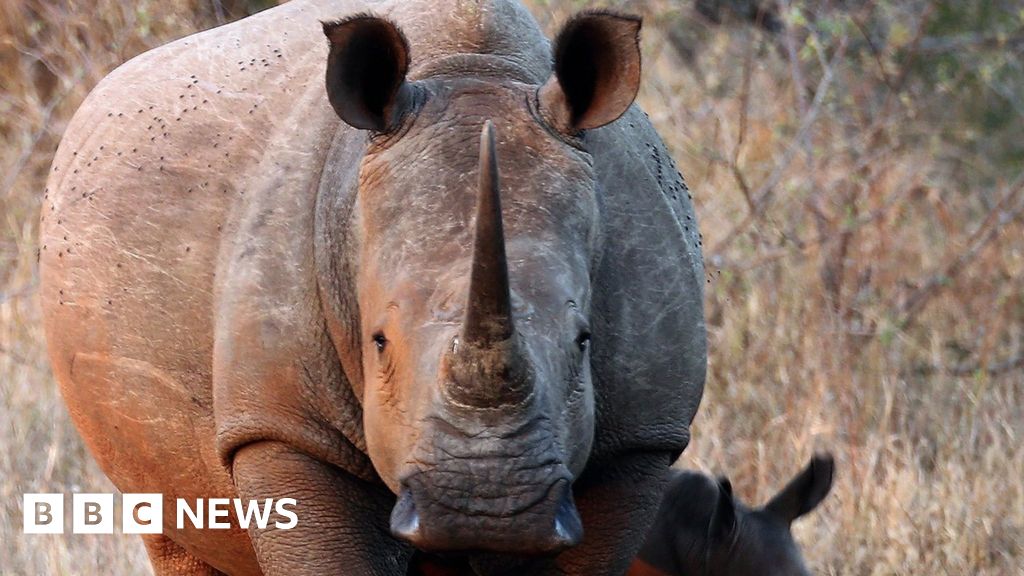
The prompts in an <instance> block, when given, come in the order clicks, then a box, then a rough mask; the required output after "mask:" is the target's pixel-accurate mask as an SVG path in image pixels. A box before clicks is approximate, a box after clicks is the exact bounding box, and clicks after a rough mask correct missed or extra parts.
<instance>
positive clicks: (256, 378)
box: [40, 0, 706, 575]
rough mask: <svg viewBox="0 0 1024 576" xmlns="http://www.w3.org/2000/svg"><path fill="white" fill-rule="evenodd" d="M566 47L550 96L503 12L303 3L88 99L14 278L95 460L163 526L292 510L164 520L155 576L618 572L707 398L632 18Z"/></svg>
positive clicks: (690, 292) (188, 49)
mask: <svg viewBox="0 0 1024 576" xmlns="http://www.w3.org/2000/svg"><path fill="white" fill-rule="evenodd" d="M363 12H369V13H372V14H376V15H380V16H384V17H386V18H387V20H381V19H379V18H375V17H365V18H352V15H354V14H357V13H363ZM321 21H324V22H328V24H327V25H325V26H324V27H323V31H321ZM574 23H575V27H573V26H571V25H570V26H567V28H566V29H565V30H564V31H563V36H562V37H563V38H564V39H565V41H564V42H560V43H559V46H563V47H566V46H567V47H568V48H566V50H565V51H562V52H559V54H561V56H558V57H556V58H554V60H555V62H556V64H558V63H559V62H562V63H565V62H566V61H567V62H568V64H566V65H564V66H562V67H560V68H559V70H560V72H559V73H558V74H557V75H556V74H553V72H552V60H553V57H552V46H551V44H550V43H549V42H548V41H547V40H546V39H544V38H543V36H542V35H541V33H540V32H539V30H538V27H537V25H536V23H535V22H534V20H533V19H532V17H531V16H530V15H529V14H528V13H527V12H526V11H525V9H523V8H522V7H521V6H519V5H518V4H516V3H514V2H510V1H506V0H480V1H469V0H445V1H441V2H425V1H422V2H421V1H402V2H399V1H397V0H396V1H381V2H356V1H341V0H339V1H335V2H327V1H303V0H296V1H295V2H291V3H289V4H286V5H284V6H281V7H278V8H274V9H272V10H268V11H266V12H263V13H261V14H259V15H257V16H254V17H251V18H248V19H246V20H243V21H240V22H237V23H234V24H231V25H228V26H224V27H221V28H217V29H215V30H211V31H208V32H204V33H201V34H197V35H195V36H191V37H189V38H185V39H183V40H179V41H177V42H174V43H172V44H169V45H167V46H164V47H162V48H159V49H156V50H153V51H151V52H148V53H146V54H144V55H142V56H140V57H138V58H136V59H134V60H132V61H131V62H129V63H127V64H125V65H123V66H122V67H120V68H119V69H118V70H116V71H115V72H113V73H112V74H111V75H110V76H108V77H107V78H106V79H105V80H104V81H103V82H101V83H100V85H99V86H98V87H97V88H96V89H95V90H94V91H93V93H92V94H91V95H90V97H89V98H88V99H87V101H86V102H85V103H84V104H83V105H82V108H81V109H80V110H79V112H78V113H77V114H76V116H75V118H74V120H73V121H72V123H71V124H70V126H69V127H68V130H67V134H66V135H65V138H64V140H63V141H62V143H61V146H60V149H59V150H58V152H57V155H56V158H55V160H54V165H53V173H52V174H51V178H50V180H49V187H48V189H47V192H46V199H45V202H44V206H43V215H42V245H43V250H42V253H41V259H40V267H41V277H42V285H41V292H42V302H43V311H44V318H45V329H46V333H47V340H48V345H49V349H50V355H51V359H52V362H53V367H54V373H55V375H56V377H57V379H58V381H59V382H60V385H61V389H62V392H63V394H64V397H65V399H66V401H67V404H68V407H69V410H70V412H71V415H72V417H73V419H74V421H75V423H76V425H77V427H78V428H79V430H80V431H81V433H82V436H83V438H84V439H85V441H86V443H87V445H88V446H89V449H90V450H91V452H92V453H93V454H94V456H95V457H96V459H97V461H98V462H99V463H100V465H101V466H102V468H103V469H104V471H105V472H106V473H107V474H108V475H109V476H110V478H111V479H112V480H113V481H114V483H115V484H116V485H117V486H118V487H119V488H120V489H121V490H123V491H125V492H161V493H163V494H164V495H165V498H166V502H165V509H166V510H168V511H172V510H174V504H173V502H174V499H175V498H187V499H192V500H194V499H196V498H211V497H228V498H230V497H240V498H244V499H257V498H258V499H262V498H275V499H277V498H285V497H291V498H295V499H297V500H298V505H297V506H296V508H295V512H296V513H297V515H298V517H299V524H298V526H297V527H296V528H295V529H292V530H287V531H285V530H276V529H274V528H273V527H270V528H267V529H264V530H260V529H255V528H254V529H252V530H251V531H250V532H248V533H247V532H245V531H242V530H240V529H237V528H234V529H231V530H225V531H212V530H205V531H200V530H196V529H192V528H186V529H182V530H179V529H177V528H176V527H175V526H174V521H175V518H174V514H172V513H168V514H165V527H164V528H165V532H164V535H163V536H152V537H146V544H147V549H148V551H149V553H150V557H151V559H152V562H153V565H154V568H155V570H156V572H157V573H158V574H212V573H216V572H217V571H219V572H223V573H229V574H288V575H296V574H298V575H302V574H325V573H338V574H356V575H362V574H389V575H396V574H404V573H405V569H406V566H405V565H406V562H407V561H408V558H409V556H410V554H411V551H412V546H411V545H415V546H416V547H418V548H421V549H424V550H431V551H470V552H472V555H471V564H472V565H473V566H474V569H475V570H476V572H477V573H479V574H522V573H531V574H579V575H584V574H586V575H593V574H621V573H622V572H623V571H624V570H625V569H626V567H627V565H628V563H629V560H630V558H632V556H633V554H634V552H635V551H636V549H637V548H638V546H639V544H640V540H641V539H642V536H643V534H644V531H645V529H646V525H647V523H648V522H649V519H650V518H651V516H652V514H653V511H654V509H655V507H656V506H657V495H658V494H660V491H661V487H662V484H663V482H664V480H663V479H664V474H663V473H664V471H665V470H666V469H667V467H668V466H669V464H670V463H671V462H672V461H673V460H674V459H675V457H676V456H677V455H678V454H679V453H680V452H681V451H682V450H683V448H684V447H685V446H686V444H687V442H688V440H689V423H690V421H691V420H692V418H693V415H694V413H695V412H696V409H697V406H698V404H699V401H700V396H701V392H702V389H703V382H704V370H705V358H706V352H705V338H704V323H703V310H702V287H703V282H704V280H703V270H702V265H701V257H700V246H699V237H698V234H697V228H696V222H695V220H694V216H693V208H692V205H691V203H690V200H689V198H688V194H687V190H686V188H685V185H684V184H683V182H682V179H681V176H680V175H679V174H678V173H677V172H676V170H675V168H674V166H673V163H672V161H671V159H670V158H669V157H668V155H667V153H666V151H665V148H664V145H663V144H662V142H661V140H660V139H659V138H658V136H657V134H656V133H655V132H654V130H653V128H652V127H651V125H650V123H649V122H648V120H647V119H646V117H645V116H644V114H643V112H641V111H640V110H639V109H638V108H637V107H636V106H630V103H631V101H632V98H633V95H634V94H635V92H636V85H637V83H638V82H639V60H638V55H639V52H638V50H637V48H636V35H637V32H638V29H639V22H638V21H636V20H634V19H630V18H624V17H618V16H613V15H608V14H592V15H589V16H584V17H581V18H579V19H577V20H575V21H574ZM399 30H400V31H401V33H404V35H405V36H406V37H407V38H408V47H406V46H405V45H404V42H403V41H402V39H401V33H400V32H399ZM325 33H326V34H327V36H328V39H329V43H328V46H327V47H325V42H324V34H325ZM328 51H329V52H330V55H328ZM634 59H635V61H634ZM366 62H372V63H373V66H369V67H367V66H363V65H362V64H364V63H366ZM591 68H593V69H594V70H591ZM406 69H407V74H403V72H405V71H406ZM580 70H584V71H593V72H594V73H595V74H596V81H594V82H589V81H588V77H587V74H586V72H585V73H584V74H583V77H582V78H581V77H579V75H574V74H575V72H576V71H580ZM325 78H326V89H325ZM620 115H621V117H620ZM488 121H489V122H490V123H491V126H492V127H491V128H485V125H487V123H488ZM570 487H571V490H570ZM581 530H582V532H581ZM581 538H582V543H581V544H580V542H581ZM410 544H411V545H410ZM577 544H579V545H577Z"/></svg>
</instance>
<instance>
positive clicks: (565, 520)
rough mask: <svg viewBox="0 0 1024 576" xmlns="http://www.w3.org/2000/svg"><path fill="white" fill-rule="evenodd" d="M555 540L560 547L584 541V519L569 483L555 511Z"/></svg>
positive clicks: (565, 485)
mask: <svg viewBox="0 0 1024 576" xmlns="http://www.w3.org/2000/svg"><path fill="white" fill-rule="evenodd" d="M555 540H556V545H557V547H559V548H563V547H564V548H568V547H571V546H576V545H577V544H579V543H580V542H582V541H583V521H582V520H580V514H579V512H578V511H577V510H576V504H575V503H574V502H573V499H572V486H571V485H569V484H567V483H566V484H564V486H563V490H562V495H561V501H560V502H559V504H558V511H557V512H556V513H555Z"/></svg>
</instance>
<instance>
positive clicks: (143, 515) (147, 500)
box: [23, 493, 299, 534]
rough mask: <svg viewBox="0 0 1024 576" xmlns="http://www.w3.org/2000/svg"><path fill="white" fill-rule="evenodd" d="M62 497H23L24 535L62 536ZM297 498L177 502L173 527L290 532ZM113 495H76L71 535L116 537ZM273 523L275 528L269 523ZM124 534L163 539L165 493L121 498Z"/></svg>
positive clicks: (73, 505)
mask: <svg viewBox="0 0 1024 576" xmlns="http://www.w3.org/2000/svg"><path fill="white" fill-rule="evenodd" d="M65 501H66V498H65V495H64V494H25V495H23V505H24V508H23V531H24V532H25V534H63V533H64V504H65ZM296 504H297V502H296V501H295V499H294V498H281V499H279V500H273V499H270V498H267V499H265V500H241V499H239V498H209V499H203V498H198V499H196V500H195V501H189V500H186V499H184V498H178V499H177V500H175V526H177V527H178V529H179V530H180V529H184V528H186V527H191V528H198V529H210V530H226V529H228V528H231V527H232V525H233V524H232V522H231V521H230V519H231V517H232V515H233V516H234V519H235V522H234V524H236V525H237V526H239V527H240V528H242V529H243V530H248V529H249V528H250V527H256V528H259V529H264V528H267V527H268V526H270V525H271V524H273V526H274V528H277V529H278V530H291V529H292V528H295V526H297V525H298V523H299V517H298V515H296V514H295V511H294V510H293V508H294V507H295V506H296ZM115 516H117V510H116V509H115V508H114V495H113V494H72V495H71V533H72V534H113V533H114V519H115ZM271 520H273V523H272V522H271ZM120 521H121V522H120V525H121V532H122V533H123V534H160V533H162V532H163V529H164V498H163V495H162V494H128V493H126V494H122V495H121V514H120Z"/></svg>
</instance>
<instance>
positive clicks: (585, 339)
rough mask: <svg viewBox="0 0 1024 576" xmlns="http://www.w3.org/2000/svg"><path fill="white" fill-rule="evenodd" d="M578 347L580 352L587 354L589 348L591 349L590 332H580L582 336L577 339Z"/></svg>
mask: <svg viewBox="0 0 1024 576" xmlns="http://www.w3.org/2000/svg"><path fill="white" fill-rule="evenodd" d="M576 346H578V347H579V349H580V352H586V351H587V348H590V332H587V331H586V330H584V331H583V332H580V335H579V336H577V337H576Z"/></svg>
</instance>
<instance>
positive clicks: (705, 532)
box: [627, 453, 835, 576]
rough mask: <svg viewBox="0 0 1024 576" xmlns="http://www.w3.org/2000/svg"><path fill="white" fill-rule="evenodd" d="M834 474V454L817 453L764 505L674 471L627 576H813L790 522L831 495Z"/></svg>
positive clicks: (725, 483) (727, 486)
mask: <svg viewBox="0 0 1024 576" xmlns="http://www.w3.org/2000/svg"><path fill="white" fill-rule="evenodd" d="M834 475H835V461H834V460H833V458H832V455H831V454H828V453H821V454H815V455H814V456H813V457H812V458H811V461H810V463H808V464H807V467H806V468H804V469H803V470H802V471H801V472H800V473H799V474H797V475H796V476H795V477H794V478H793V479H792V480H790V482H789V483H788V484H787V485H786V487H785V488H783V489H782V490H780V491H779V493H778V494H776V495H775V496H773V497H772V498H771V499H770V500H769V501H768V503H767V504H765V505H764V506H762V507H760V508H749V507H747V506H746V505H744V504H743V503H742V502H740V501H739V500H738V499H737V498H736V497H735V496H733V493H732V484H731V483H730V482H729V480H728V479H727V478H725V477H719V478H717V479H716V478H711V477H710V476H706V475H704V474H701V473H699V472H694V471H691V470H675V471H673V474H672V476H671V479H670V480H669V482H668V486H667V488H666V489H665V494H664V496H662V500H661V505H660V506H659V508H658V514H657V516H656V517H655V520H654V523H653V524H652V525H651V530H650V532H649V533H648V534H647V539H646V540H645V541H644V544H643V546H642V547H641V548H640V553H639V554H638V556H637V558H636V560H634V562H633V565H632V566H630V568H629V572H628V573H627V576H808V575H809V574H810V572H808V570H807V567H806V566H805V564H804V560H803V556H802V555H801V554H800V548H799V547H798V546H797V544H796V541H795V540H794V539H793V534H792V533H791V532H790V525H791V524H792V523H793V521H794V520H796V519H797V518H799V517H801V516H803V515H805V514H808V513H810V512H811V511H812V510H814V509H815V508H816V507H817V506H818V504H820V503H821V501H822V500H824V499H825V497H826V496H828V493H829V491H830V490H831V489H832V478H833V476H834Z"/></svg>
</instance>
